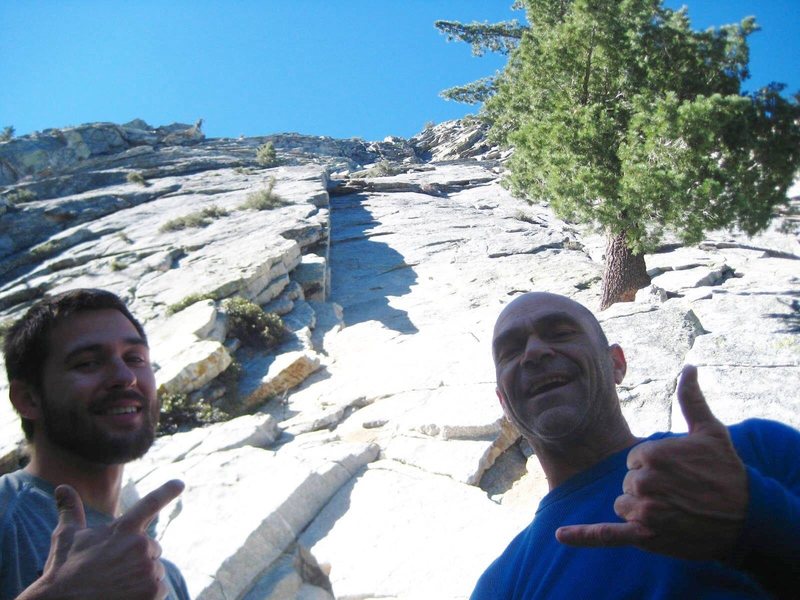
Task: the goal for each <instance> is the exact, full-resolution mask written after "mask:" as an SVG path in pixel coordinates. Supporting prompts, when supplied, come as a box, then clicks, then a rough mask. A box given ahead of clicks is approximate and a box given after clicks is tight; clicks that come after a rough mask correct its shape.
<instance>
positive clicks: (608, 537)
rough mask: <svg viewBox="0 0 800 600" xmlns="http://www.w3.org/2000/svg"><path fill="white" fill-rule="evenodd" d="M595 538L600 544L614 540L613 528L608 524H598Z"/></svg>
mask: <svg viewBox="0 0 800 600" xmlns="http://www.w3.org/2000/svg"><path fill="white" fill-rule="evenodd" d="M597 540H598V541H599V542H600V543H601V544H610V543H611V542H613V541H614V530H613V529H611V527H609V526H608V525H600V526H599V527H598V528H597Z"/></svg>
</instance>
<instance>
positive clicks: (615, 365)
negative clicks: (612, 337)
mask: <svg viewBox="0 0 800 600" xmlns="http://www.w3.org/2000/svg"><path fill="white" fill-rule="evenodd" d="M608 354H609V356H610V357H611V366H612V369H613V372H614V383H616V384H617V385H619V384H620V383H622V380H623V379H625V373H626V372H627V371H628V363H627V362H626V361H625V353H624V352H623V351H622V348H621V347H620V345H619V344H611V345H610V346H609V347H608Z"/></svg>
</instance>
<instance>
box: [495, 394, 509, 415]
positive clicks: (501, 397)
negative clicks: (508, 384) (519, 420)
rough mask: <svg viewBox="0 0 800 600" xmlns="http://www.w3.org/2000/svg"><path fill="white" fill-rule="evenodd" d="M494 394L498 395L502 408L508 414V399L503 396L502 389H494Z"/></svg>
mask: <svg viewBox="0 0 800 600" xmlns="http://www.w3.org/2000/svg"><path fill="white" fill-rule="evenodd" d="M494 393H495V394H497V399H498V400H500V406H502V407H503V412H504V413H506V414H508V411H506V408H507V404H506V397H505V396H504V395H503V392H501V391H500V388H494Z"/></svg>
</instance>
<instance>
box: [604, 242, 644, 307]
mask: <svg viewBox="0 0 800 600" xmlns="http://www.w3.org/2000/svg"><path fill="white" fill-rule="evenodd" d="M627 242H628V236H627V234H626V233H625V232H624V231H623V232H622V233H620V234H619V235H616V236H609V238H608V242H607V244H606V264H605V268H604V269H603V291H602V297H601V299H600V310H605V309H607V308H608V307H609V306H611V305H612V304H614V303H615V302H633V299H634V297H635V296H636V291H637V290H639V289H640V288H643V287H645V286H647V285H650V276H649V275H648V274H647V267H646V266H645V264H644V256H643V255H642V254H634V253H633V252H631V250H630V248H628V243H627Z"/></svg>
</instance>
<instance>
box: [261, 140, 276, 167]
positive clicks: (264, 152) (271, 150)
mask: <svg viewBox="0 0 800 600" xmlns="http://www.w3.org/2000/svg"><path fill="white" fill-rule="evenodd" d="M256 162H257V163H258V164H260V165H261V166H262V167H275V166H277V165H278V153H277V152H276V151H275V145H274V144H273V143H272V142H266V143H264V144H261V145H260V146H259V147H258V150H256Z"/></svg>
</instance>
